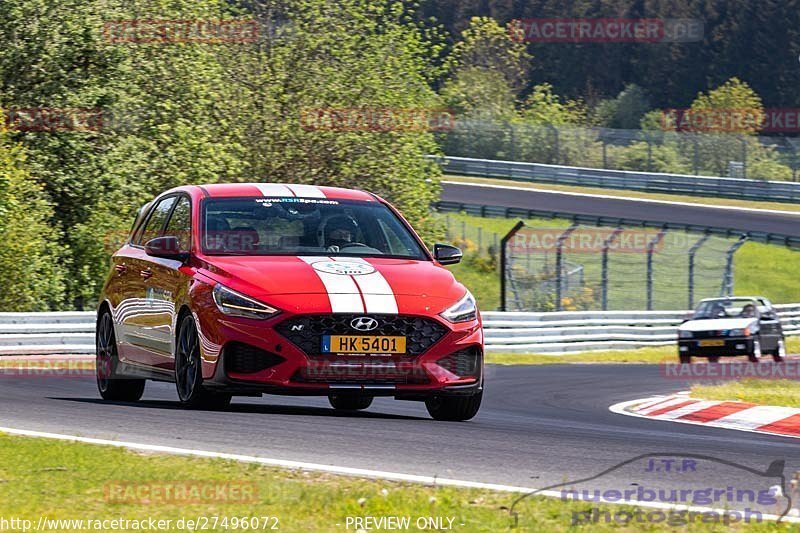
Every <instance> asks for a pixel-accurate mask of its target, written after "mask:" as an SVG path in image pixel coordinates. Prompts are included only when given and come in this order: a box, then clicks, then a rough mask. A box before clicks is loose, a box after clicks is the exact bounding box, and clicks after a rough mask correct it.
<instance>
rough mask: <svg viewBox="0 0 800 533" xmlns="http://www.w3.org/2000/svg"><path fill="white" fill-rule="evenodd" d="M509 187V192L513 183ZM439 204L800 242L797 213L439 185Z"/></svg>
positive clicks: (469, 185) (465, 184)
mask: <svg viewBox="0 0 800 533" xmlns="http://www.w3.org/2000/svg"><path fill="white" fill-rule="evenodd" d="M509 183H510V186H511V187H513V182H509ZM607 194H608V195H613V194H614V192H613V191H609V192H608V193H607ZM441 199H442V200H443V201H446V202H460V203H465V204H479V205H491V206H501V207H521V208H524V209H543V210H547V211H557V212H562V213H571V214H580V215H593V216H607V217H613V218H633V219H638V220H648V221H655V222H672V223H682V224H696V225H699V226H715V227H722V228H731V229H734V230H737V231H742V232H746V231H758V232H768V233H778V234H783V235H789V236H797V237H800V213H799V214H798V215H789V214H783V213H770V212H768V211H767V212H757V211H754V210H750V211H746V210H741V209H736V208H731V209H718V208H713V207H712V208H709V207H704V206H700V205H698V206H694V205H688V204H682V205H681V204H670V203H666V202H643V201H638V200H635V199H617V198H604V197H588V196H577V195H574V194H572V195H571V194H568V193H558V192H542V191H538V190H535V189H524V188H517V189H504V188H500V187H492V186H476V185H472V184H467V183H453V182H449V183H443V184H442V194H441Z"/></svg>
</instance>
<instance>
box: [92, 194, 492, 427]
mask: <svg viewBox="0 0 800 533" xmlns="http://www.w3.org/2000/svg"><path fill="white" fill-rule="evenodd" d="M460 259H461V252H460V251H459V250H458V249H457V248H454V247H452V246H446V245H436V246H435V247H434V252H433V254H432V255H431V254H430V253H429V252H428V250H427V249H426V248H425V246H424V244H423V243H422V241H421V240H420V238H419V237H418V236H417V234H416V233H415V232H414V231H413V229H412V228H411V227H410V226H409V224H408V222H406V221H405V220H404V219H403V218H402V217H401V216H400V214H399V213H398V212H397V211H396V210H395V209H394V208H393V207H392V206H391V205H389V204H388V203H387V202H386V201H384V200H382V199H381V198H379V197H378V196H376V195H374V194H370V193H367V192H363V191H356V190H348V189H339V188H333V187H316V186H311V185H291V184H289V185H280V184H217V185H204V186H186V187H178V188H175V189H172V190H169V191H167V192H165V193H163V194H161V195H160V196H159V197H158V198H156V199H155V200H153V201H152V202H151V203H149V204H147V205H146V206H145V207H144V208H143V209H142V210H141V211H140V213H139V215H138V216H137V220H136V222H135V223H134V226H133V229H132V231H131V234H130V236H129V238H128V239H127V242H126V243H125V244H124V245H123V246H122V248H120V249H119V250H118V251H117V252H116V253H115V254H114V255H113V259H112V268H111V272H110V274H109V276H108V279H107V280H106V283H105V286H104V289H103V292H102V296H101V300H100V306H99V308H98V312H97V383H98V388H99V389H100V394H101V395H102V397H103V398H105V399H107V400H121V401H136V400H138V399H139V398H141V396H142V393H143V391H144V384H145V380H148V379H152V380H157V381H169V382H174V383H175V384H176V388H177V391H178V397H179V399H180V402H181V403H182V404H183V405H185V406H187V407H202V408H224V407H226V406H227V405H228V404H229V403H230V400H231V396H234V395H239V396H260V395H261V394H262V393H274V394H295V395H323V396H328V398H329V400H330V403H331V405H332V406H333V407H334V408H336V409H346V410H357V409H366V408H367V407H369V406H370V404H371V403H372V399H373V397H375V396H393V397H395V398H397V399H400V400H418V401H424V402H425V405H426V406H427V409H428V412H429V413H430V414H431V416H433V417H434V418H435V419H438V420H468V419H470V418H472V417H474V416H475V414H476V413H477V412H478V409H479V407H480V403H481V397H482V395H483V333H482V329H481V319H480V314H479V312H478V309H477V307H476V305H475V300H474V299H473V297H472V295H471V294H470V293H469V291H467V290H466V289H465V288H464V286H463V285H461V284H460V283H458V282H457V281H456V280H455V278H454V277H453V275H452V274H451V273H450V272H449V271H448V270H446V269H445V268H443V267H442V265H447V264H454V263H457V262H458V261H459V260H460Z"/></svg>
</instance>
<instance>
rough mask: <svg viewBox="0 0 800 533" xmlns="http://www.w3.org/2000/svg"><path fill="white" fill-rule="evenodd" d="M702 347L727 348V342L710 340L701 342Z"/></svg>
mask: <svg viewBox="0 0 800 533" xmlns="http://www.w3.org/2000/svg"><path fill="white" fill-rule="evenodd" d="M700 346H702V347H706V346H708V347H711V346H725V341H723V340H708V341H700Z"/></svg>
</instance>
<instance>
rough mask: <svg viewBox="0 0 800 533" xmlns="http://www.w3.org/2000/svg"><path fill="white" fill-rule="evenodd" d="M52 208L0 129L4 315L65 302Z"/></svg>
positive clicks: (55, 306)
mask: <svg viewBox="0 0 800 533" xmlns="http://www.w3.org/2000/svg"><path fill="white" fill-rule="evenodd" d="M52 214H53V212H52V208H51V206H50V205H49V204H48V203H47V202H46V200H45V198H44V195H43V194H42V188H41V186H40V185H39V184H37V183H36V182H35V181H34V180H33V179H32V177H31V175H30V173H29V172H28V171H27V169H26V166H25V151H24V148H23V147H22V146H20V145H19V144H16V143H13V142H11V141H10V140H9V139H8V136H7V134H6V133H5V132H4V131H3V129H2V125H0V242H2V243H3V246H2V247H0V270H2V272H3V276H4V279H3V291H2V294H0V309H3V310H4V311H51V310H56V309H59V308H60V307H61V305H62V304H63V299H64V286H63V282H64V275H63V271H62V268H61V266H60V265H59V264H58V263H57V262H56V261H55V260H54V258H55V257H56V256H57V254H58V251H59V248H60V247H59V243H58V234H57V232H56V231H54V230H53V229H52V228H51V227H50V226H49V225H48V221H49V218H50V217H51V216H52Z"/></svg>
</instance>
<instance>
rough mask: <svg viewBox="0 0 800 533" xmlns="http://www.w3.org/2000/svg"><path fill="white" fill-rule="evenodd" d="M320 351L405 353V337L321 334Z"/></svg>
mask: <svg viewBox="0 0 800 533" xmlns="http://www.w3.org/2000/svg"><path fill="white" fill-rule="evenodd" d="M322 353H406V338H405V337H385V336H369V335H323V336H322Z"/></svg>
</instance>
